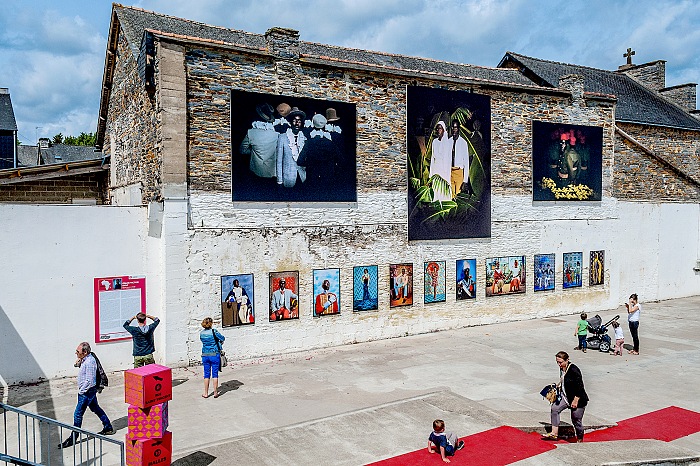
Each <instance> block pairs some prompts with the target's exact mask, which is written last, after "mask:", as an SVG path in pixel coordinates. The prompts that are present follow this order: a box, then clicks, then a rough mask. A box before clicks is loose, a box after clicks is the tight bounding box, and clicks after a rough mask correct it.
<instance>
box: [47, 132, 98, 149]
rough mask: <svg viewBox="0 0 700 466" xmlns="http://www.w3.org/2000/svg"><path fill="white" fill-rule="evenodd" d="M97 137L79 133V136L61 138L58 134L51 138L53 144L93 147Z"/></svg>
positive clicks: (92, 134)
mask: <svg viewBox="0 0 700 466" xmlns="http://www.w3.org/2000/svg"><path fill="white" fill-rule="evenodd" d="M96 140H97V136H96V135H95V133H80V136H77V137H76V136H65V137H64V136H63V134H61V133H58V134H56V135H55V136H54V137H53V138H52V142H53V143H54V144H66V145H68V146H88V147H92V146H94V145H95V141H96Z"/></svg>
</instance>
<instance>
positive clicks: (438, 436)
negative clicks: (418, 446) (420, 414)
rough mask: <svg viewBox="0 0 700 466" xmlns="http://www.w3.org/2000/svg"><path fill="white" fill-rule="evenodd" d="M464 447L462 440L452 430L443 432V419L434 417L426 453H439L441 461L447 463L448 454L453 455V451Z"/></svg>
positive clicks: (448, 460)
mask: <svg viewBox="0 0 700 466" xmlns="http://www.w3.org/2000/svg"><path fill="white" fill-rule="evenodd" d="M462 448H464V440H459V439H458V438H457V435H455V433H454V432H445V421H443V420H442V419H435V420H434V421H433V432H432V433H431V434H430V437H428V453H440V456H441V457H442V461H444V462H445V463H449V462H450V459H449V458H448V456H454V454H455V451H457V450H461V449H462Z"/></svg>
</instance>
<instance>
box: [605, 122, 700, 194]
mask: <svg viewBox="0 0 700 466" xmlns="http://www.w3.org/2000/svg"><path fill="white" fill-rule="evenodd" d="M618 126H619V127H620V128H621V129H622V130H623V131H625V132H626V133H627V134H629V135H630V136H632V137H634V138H635V139H636V140H637V141H639V142H640V143H641V144H643V145H644V146H645V147H647V148H648V149H650V150H652V151H653V152H654V153H655V154H656V155H658V156H660V157H663V158H664V159H665V160H668V161H670V162H672V163H673V164H674V165H675V166H676V167H680V168H682V169H683V170H684V172H685V173H687V174H689V175H691V176H692V177H694V178H695V179H696V180H700V134H698V133H697V132H694V131H682V130H676V129H670V128H659V127H648V126H642V125H632V124H624V123H618ZM614 180H615V181H614V183H613V196H615V197H617V198H619V199H630V200H632V199H634V200H651V201H666V202H688V201H690V202H697V201H698V199H700V187H699V186H698V185H697V184H695V183H692V182H690V181H688V180H687V179H685V178H683V177H681V176H679V175H678V174H677V173H676V172H675V171H674V170H672V169H671V168H668V167H667V166H665V165H664V164H662V163H661V162H659V161H658V160H656V159H654V158H653V157H651V156H649V155H647V154H645V153H644V152H643V151H642V150H640V149H639V148H638V147H636V146H635V145H634V144H632V143H630V142H629V141H627V140H626V139H624V138H622V137H621V136H619V135H616V137H615V178H614Z"/></svg>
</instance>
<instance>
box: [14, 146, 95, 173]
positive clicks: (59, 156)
mask: <svg viewBox="0 0 700 466" xmlns="http://www.w3.org/2000/svg"><path fill="white" fill-rule="evenodd" d="M102 157H104V154H103V153H102V152H95V148H94V147H89V146H70V145H67V144H55V145H52V146H51V147H49V148H48V149H41V162H40V164H41V165H51V164H57V163H59V164H60V163H71V162H82V161H84V160H95V159H102ZM37 158H38V148H37V146H25V145H19V146H17V163H18V165H19V166H20V167H35V166H36V165H37Z"/></svg>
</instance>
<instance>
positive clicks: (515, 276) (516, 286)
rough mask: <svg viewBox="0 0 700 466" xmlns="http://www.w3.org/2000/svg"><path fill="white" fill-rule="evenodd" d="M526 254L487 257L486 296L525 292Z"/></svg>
mask: <svg viewBox="0 0 700 466" xmlns="http://www.w3.org/2000/svg"><path fill="white" fill-rule="evenodd" d="M525 276H526V273H525V256H503V257H492V258H488V259H486V296H503V295H509V294H516V293H525Z"/></svg>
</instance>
